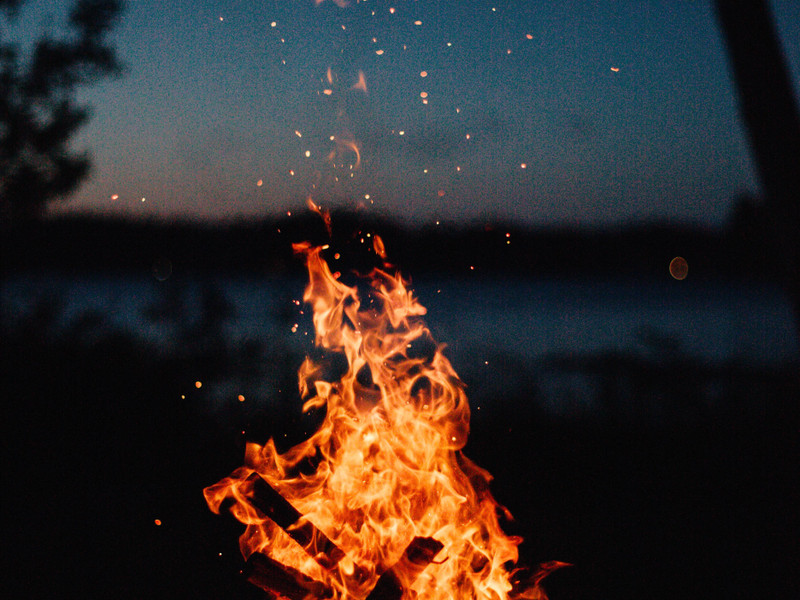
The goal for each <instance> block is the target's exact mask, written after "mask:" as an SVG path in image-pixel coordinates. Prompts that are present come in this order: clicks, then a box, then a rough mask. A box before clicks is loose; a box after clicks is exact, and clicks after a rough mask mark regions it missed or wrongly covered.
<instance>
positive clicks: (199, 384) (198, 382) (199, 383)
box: [194, 381, 203, 390]
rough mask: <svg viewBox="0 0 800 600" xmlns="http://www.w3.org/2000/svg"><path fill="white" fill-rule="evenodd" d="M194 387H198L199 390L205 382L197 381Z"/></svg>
mask: <svg viewBox="0 0 800 600" xmlns="http://www.w3.org/2000/svg"><path fill="white" fill-rule="evenodd" d="M194 387H196V388H197V389H198V390H199V389H200V388H201V387H203V382H202V381H195V382H194Z"/></svg>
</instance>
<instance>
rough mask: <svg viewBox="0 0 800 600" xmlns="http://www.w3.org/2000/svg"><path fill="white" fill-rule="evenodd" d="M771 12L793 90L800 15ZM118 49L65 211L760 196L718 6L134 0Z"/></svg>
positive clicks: (549, 216)
mask: <svg viewBox="0 0 800 600" xmlns="http://www.w3.org/2000/svg"><path fill="white" fill-rule="evenodd" d="M68 4H69V3H68V2H66V1H65V0H48V1H39V0H29V2H28V3H27V5H26V9H25V11H24V13H23V15H22V18H21V19H20V20H19V22H18V23H17V24H16V25H15V27H16V28H17V29H18V30H24V31H25V32H27V33H36V32H41V31H44V30H46V29H47V28H48V27H52V26H54V25H56V24H58V23H59V22H60V20H59V15H62V14H63V11H64V10H65V6H67V5H68ZM772 7H773V12H774V15H775V19H776V24H777V26H778V30H779V33H780V35H781V42H782V44H783V47H784V50H785V52H786V55H787V59H788V60H789V64H790V69H791V74H792V77H793V80H794V83H795V89H796V90H797V89H800V85H799V84H798V82H800V43H797V42H798V40H800V3H798V2H797V0H775V1H774V2H773V3H772ZM113 43H114V45H115V46H116V48H117V49H118V52H119V55H120V58H121V59H122V61H123V62H124V63H125V65H126V73H125V75H124V76H123V77H122V78H119V79H117V80H114V81H111V82H105V83H102V84H100V85H97V86H95V87H93V88H91V89H88V90H85V91H82V92H81V98H82V99H83V100H85V101H86V102H87V103H89V104H91V105H92V106H93V109H94V110H93V119H92V121H91V122H90V124H89V125H88V126H86V127H85V128H84V129H83V130H82V132H81V134H80V136H79V139H78V140H77V141H76V147H78V148H85V149H87V150H89V151H90V154H91V156H92V158H93V163H94V164H93V171H92V176H91V178H90V179H89V180H88V181H86V182H85V183H84V185H83V186H82V187H81V188H80V190H79V191H78V192H77V193H76V194H75V195H74V196H73V197H72V199H71V200H70V201H69V202H68V203H66V204H64V205H63V207H62V208H60V209H59V210H60V211H61V212H74V211H82V212H86V211H90V212H93V213H102V214H121V215H126V216H133V217H143V218H151V217H158V218H164V219H175V218H181V219H205V220H212V219H219V218H224V219H231V218H241V217H245V218H252V217H260V216H265V215H275V214H281V213H286V212H287V211H298V210H303V207H304V206H305V204H306V199H307V198H308V197H309V196H310V197H311V198H312V199H313V200H314V201H315V202H316V203H317V204H320V205H322V206H323V207H334V206H344V207H350V208H355V207H362V209H363V210H368V211H374V212H375V213H377V214H381V215H391V216H394V217H397V218H400V219H402V220H404V221H408V222H412V223H425V222H432V221H435V220H437V219H441V220H443V221H467V220H504V221H511V222H514V223H519V224H523V223H524V224H540V225H591V224H608V223H619V222H627V221H631V220H638V219H669V220H675V221H684V222H694V223H700V224H708V225H719V224H721V223H723V222H724V221H725V219H726V217H727V215H728V213H729V210H730V208H731V201H732V199H733V198H734V197H735V196H736V195H738V194H740V193H746V192H750V193H758V181H757V178H756V176H755V173H754V167H753V161H752V160H751V158H750V155H749V149H748V146H747V141H746V137H745V131H744V127H743V124H742V121H741V119H740V118H739V115H738V112H737V98H736V95H735V89H734V86H733V81H732V77H731V72H730V68H729V65H728V61H727V56H726V52H725V46H724V41H723V38H722V32H721V30H720V29H719V27H718V24H717V21H716V18H715V15H714V12H713V7H712V3H711V2H710V0H702V1H701V0H691V1H688V0H686V1H684V0H660V1H657V0H650V1H641V2H632V1H618V0H603V1H598V2H576V1H571V0H561V1H559V2H549V1H548V2H545V1H541V2H534V1H528V2H515V1H511V0H497V1H496V2H490V1H488V0H480V1H472V0H458V1H456V0H450V1H444V0H439V1H437V0H416V1H414V0H392V1H383V0H366V1H356V0H350V2H349V3H347V5H344V3H343V2H341V0H336V1H334V0H324V1H322V2H315V0H229V1H222V0H218V1H214V0H191V1H190V0H174V1H169V2H167V1H164V0H129V1H128V2H127V5H126V9H125V13H124V15H123V17H122V20H121V22H120V24H119V27H118V29H116V30H115V31H114V33H113Z"/></svg>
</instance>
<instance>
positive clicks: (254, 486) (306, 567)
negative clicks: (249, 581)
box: [204, 236, 564, 600]
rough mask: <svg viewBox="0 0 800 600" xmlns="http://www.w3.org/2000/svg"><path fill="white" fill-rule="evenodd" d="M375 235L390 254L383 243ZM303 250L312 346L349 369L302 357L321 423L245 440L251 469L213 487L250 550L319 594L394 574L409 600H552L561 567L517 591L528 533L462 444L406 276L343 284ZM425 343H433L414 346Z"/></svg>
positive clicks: (461, 399) (451, 388) (351, 594)
mask: <svg viewBox="0 0 800 600" xmlns="http://www.w3.org/2000/svg"><path fill="white" fill-rule="evenodd" d="M365 237H369V236H365ZM363 239H364V238H363V237H362V241H363ZM372 239H373V249H374V251H375V252H376V253H377V254H378V255H379V256H381V257H383V256H385V248H384V246H383V242H382V241H381V239H380V237H379V236H373V238H372ZM294 248H295V251H296V252H298V253H299V254H301V255H303V256H304V257H305V260H306V265H307V268H308V273H309V283H308V286H307V287H306V290H305V293H304V295H303V300H304V301H305V302H306V303H308V304H309V305H310V306H311V308H312V309H313V322H314V329H315V345H316V346H317V347H318V348H321V349H324V350H325V351H326V352H329V353H339V354H341V355H343V357H344V359H345V361H346V366H347V370H346V372H345V373H344V374H342V375H341V377H340V378H339V379H338V380H328V379H327V378H326V376H325V370H324V368H323V366H322V365H319V364H317V363H315V362H314V361H313V360H312V359H311V358H306V360H305V361H304V362H303V364H302V365H301V366H300V369H299V371H298V378H299V390H300V395H301V397H302V398H303V400H304V402H305V403H304V404H303V408H302V409H303V411H309V410H311V409H321V410H322V412H324V415H325V416H324V420H323V422H322V424H321V425H320V427H319V429H318V430H317V431H316V432H314V433H313V434H312V435H311V436H310V437H309V438H308V439H307V440H306V441H304V442H301V443H300V444H298V445H296V446H294V447H293V448H291V449H289V450H288V451H287V452H285V453H284V454H279V453H278V451H277V449H276V445H275V442H274V441H273V440H272V439H270V440H268V441H267V442H266V444H264V445H260V444H257V443H254V442H248V443H247V445H246V448H245V458H244V465H243V466H242V467H239V468H238V469H236V470H235V471H234V472H233V473H232V474H231V475H230V476H228V477H226V478H224V479H222V480H221V481H219V482H218V483H216V484H214V485H212V486H210V487H208V488H206V489H205V490H204V495H205V498H206V501H207V502H208V505H209V507H210V508H211V509H212V510H213V511H214V512H217V513H218V512H219V511H220V510H221V509H222V508H223V506H225V507H227V510H229V511H230V512H231V514H233V516H235V517H236V518H237V519H238V520H239V521H241V522H242V523H244V524H245V525H246V529H245V532H244V533H243V534H242V536H241V537H240V540H239V541H240V549H241V552H242V554H243V556H245V557H246V558H247V557H250V556H251V555H253V554H254V553H260V554H264V555H267V556H269V557H270V558H271V559H273V560H274V561H277V563H279V564H280V565H282V567H284V568H288V569H292V570H294V571H296V572H299V573H301V574H302V575H303V576H305V577H306V578H310V580H313V582H312V583H313V585H315V586H318V587H323V588H325V589H326V590H329V592H326V593H324V594H323V593H320V594H309V596H307V597H309V598H310V597H330V598H333V599H334V600H363V599H364V598H366V597H367V596H368V595H369V594H370V592H371V591H372V590H373V588H374V587H375V585H376V582H377V580H378V577H379V576H381V575H382V574H383V573H385V572H386V571H387V570H389V569H391V573H392V574H393V576H394V577H395V578H396V580H397V584H398V585H399V587H400V588H401V589H402V599H403V600H411V599H416V600H450V599H462V598H464V599H466V598H473V599H480V600H523V599H528V600H535V599H539V600H541V599H543V598H545V596H544V592H543V591H542V590H541V588H540V587H539V586H538V583H539V580H540V579H541V578H542V577H544V575H546V574H547V572H549V571H551V570H553V569H555V568H558V567H560V566H564V563H548V564H546V565H543V566H542V568H541V569H540V571H539V572H538V573H537V574H536V575H534V576H533V577H532V578H531V579H530V580H527V581H525V583H524V584H523V585H522V586H516V587H515V586H512V583H511V579H512V575H513V574H514V570H513V566H514V564H516V562H517V559H518V551H517V546H518V545H519V543H520V542H521V540H520V539H519V538H514V537H509V536H507V535H506V534H505V533H503V531H502V530H501V528H500V525H499V517H498V515H499V514H503V513H504V514H506V516H509V517H510V515H508V511H506V510H505V509H504V508H503V507H501V506H500V505H498V504H497V502H496V501H495V500H494V498H493V497H492V495H491V493H490V492H489V489H488V488H489V481H490V479H491V475H490V474H489V473H488V472H487V471H486V470H484V469H482V468H481V467H479V466H477V465H476V464H475V463H473V462H472V461H470V460H469V459H468V458H467V457H466V456H464V454H463V452H462V449H463V448H464V445H465V443H466V441H467V435H468V432H469V416H470V408H469V404H468V402H467V398H466V395H465V393H464V389H465V386H464V384H463V383H462V382H461V380H460V379H459V378H458V375H457V374H456V373H455V371H454V370H453V368H452V366H451V365H450V362H449V361H448V360H447V358H445V356H444V354H443V353H442V347H441V346H437V345H436V344H435V343H433V340H432V337H431V333H430V331H429V330H428V328H427V327H426V325H425V323H424V322H423V321H422V317H423V315H425V313H426V309H425V308H424V307H423V306H422V305H421V304H420V303H419V302H418V301H417V299H416V298H415V297H414V295H413V293H412V292H411V291H410V290H409V289H408V288H407V283H406V281H404V280H403V278H402V277H401V276H400V275H399V274H392V273H391V272H389V271H388V270H380V269H375V270H373V271H372V273H370V274H369V275H368V276H366V277H365V283H366V288H367V291H363V292H362V291H360V290H361V289H362V288H358V289H357V288H356V287H349V286H347V285H345V284H344V283H342V282H341V281H339V280H338V279H339V273H332V272H331V270H330V268H329V267H328V264H327V263H326V262H325V261H324V260H323V258H322V248H320V247H314V246H311V245H310V244H308V243H302V244H297V245H295V246H294ZM384 264H385V266H386V268H387V269H389V268H390V266H389V265H388V264H386V263H384ZM419 347H423V348H425V347H430V350H429V351H427V352H424V353H422V354H420V352H419V351H411V350H409V349H410V348H419ZM308 465H314V469H313V470H310V469H308ZM259 482H266V484H268V486H267V487H268V488H272V489H273V490H274V491H275V492H277V494H278V495H279V496H280V497H281V498H282V499H284V500H285V501H287V502H288V504H289V506H288V509H285V510H288V511H289V513H292V512H293V511H296V512H297V513H299V515H298V516H295V517H292V518H293V519H294V525H284V526H283V527H282V526H279V525H278V524H277V523H276V522H275V521H273V520H272V518H275V519H276V520H280V517H279V516H276V515H277V514H278V512H277V511H272V512H270V510H271V509H270V508H268V507H269V506H272V503H273V502H275V498H274V495H273V496H271V498H272V500H271V501H269V502H267V503H266V505H265V504H264V503H262V504H258V503H257V502H256V503H252V502H251V501H250V500H251V499H253V498H257V497H258V495H259V493H261V494H264V493H265V492H264V486H261V485H260V484H259ZM259 490H261V491H260V492H259ZM257 505H258V506H262V507H264V506H266V507H267V508H264V510H267V511H268V512H267V513H265V512H262V510H261V509H260V508H256V506H257ZM267 514H269V515H271V516H272V518H270V517H269V516H267ZM284 520H285V519H284ZM420 537H421V538H432V540H429V541H430V542H431V544H430V545H429V546H428V549H429V556H428V560H430V562H428V560H425V562H424V563H422V565H421V566H420V564H419V562H414V561H413V560H409V557H408V555H406V554H405V550H406V548H408V547H409V546H410V545H411V544H412V541H413V540H415V539H416V538H420ZM404 557H405V558H404ZM397 597H398V598H400V596H399V595H398V596H397Z"/></svg>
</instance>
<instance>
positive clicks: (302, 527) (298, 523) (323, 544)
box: [248, 473, 344, 569]
mask: <svg viewBox="0 0 800 600" xmlns="http://www.w3.org/2000/svg"><path fill="white" fill-rule="evenodd" d="M248 480H249V481H252V482H253V492H252V496H251V497H249V498H248V501H249V502H250V504H252V505H253V506H254V507H255V508H257V509H258V510H260V511H261V512H262V513H264V514H265V515H266V516H267V517H269V518H270V519H272V520H273V521H275V523H276V524H277V525H278V526H279V527H281V528H282V529H283V530H284V531H286V533H288V534H289V536H290V537H291V538H292V539H293V540H294V541H296V542H297V543H298V544H300V545H301V546H302V547H303V549H304V550H305V551H306V552H308V554H309V555H310V556H311V557H312V558H314V559H315V560H316V561H317V562H318V563H319V564H320V565H322V566H323V567H325V568H326V569H331V568H332V567H334V566H335V565H336V564H337V563H338V562H339V561H340V560H341V559H342V558H343V557H344V552H342V550H341V549H340V548H339V547H338V546H336V544H334V543H333V542H332V541H331V540H330V539H328V537H327V536H326V535H325V534H324V533H322V532H321V531H320V530H319V529H317V528H316V527H315V526H314V524H313V523H311V522H310V521H309V520H308V519H306V518H305V517H303V515H302V514H300V512H299V511H298V510H297V509H296V508H295V507H294V506H292V505H291V504H290V503H289V501H288V500H286V498H284V497H283V496H281V495H280V493H278V491H277V490H275V488H273V487H272V486H271V485H270V484H269V483H267V482H266V481H265V480H264V479H263V478H262V477H261V476H260V475H259V474H258V473H253V474H252V475H251V476H250V477H249V478H248Z"/></svg>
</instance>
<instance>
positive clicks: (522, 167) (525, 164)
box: [519, 163, 528, 169]
mask: <svg viewBox="0 0 800 600" xmlns="http://www.w3.org/2000/svg"><path fill="white" fill-rule="evenodd" d="M519 168H520V169H527V168H528V163H521V164H520V165H519Z"/></svg>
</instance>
